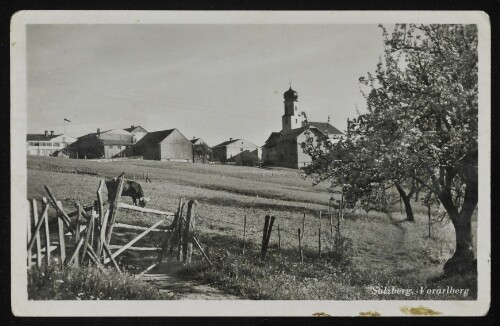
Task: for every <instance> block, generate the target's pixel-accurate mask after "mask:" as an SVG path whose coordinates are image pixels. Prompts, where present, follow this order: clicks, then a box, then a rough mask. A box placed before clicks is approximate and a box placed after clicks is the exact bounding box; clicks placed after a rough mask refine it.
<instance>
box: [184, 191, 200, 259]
mask: <svg viewBox="0 0 500 326" xmlns="http://www.w3.org/2000/svg"><path fill="white" fill-rule="evenodd" d="M196 205H198V202H197V201H196V200H190V201H189V202H188V208H187V216H186V227H185V228H184V236H183V242H184V243H183V248H182V250H183V258H184V263H186V264H189V263H191V257H192V255H193V243H192V241H193V240H192V238H193V232H194V227H195V225H196V224H195V222H196V221H195V207H196Z"/></svg>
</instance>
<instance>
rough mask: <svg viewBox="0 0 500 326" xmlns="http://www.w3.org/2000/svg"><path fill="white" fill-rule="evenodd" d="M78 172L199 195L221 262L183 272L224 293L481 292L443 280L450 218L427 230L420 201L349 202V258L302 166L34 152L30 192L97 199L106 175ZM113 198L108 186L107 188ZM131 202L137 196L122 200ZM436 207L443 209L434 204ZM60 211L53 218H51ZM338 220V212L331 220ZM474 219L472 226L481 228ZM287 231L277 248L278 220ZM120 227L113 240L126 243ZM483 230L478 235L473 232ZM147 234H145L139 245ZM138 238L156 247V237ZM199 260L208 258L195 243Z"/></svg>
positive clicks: (343, 224) (200, 215) (165, 195)
mask: <svg viewBox="0 0 500 326" xmlns="http://www.w3.org/2000/svg"><path fill="white" fill-rule="evenodd" d="M75 170H79V171H89V173H99V174H100V175H101V176H108V177H114V176H117V175H119V174H120V173H121V172H125V173H126V175H125V177H126V178H129V179H133V178H134V175H135V177H136V178H137V179H139V178H142V174H143V173H145V174H148V173H149V176H150V178H151V179H152V180H153V182H152V183H145V182H141V185H142V187H143V189H144V191H145V193H146V196H148V197H150V198H151V201H150V203H149V204H148V207H152V208H156V209H160V210H166V211H171V212H175V210H176V209H177V205H178V202H179V199H180V198H181V197H184V198H185V199H187V200H188V199H196V200H197V201H198V203H199V204H198V206H197V208H196V233H197V236H198V238H199V239H200V240H201V242H202V244H203V246H204V249H205V250H206V251H207V252H208V254H209V256H210V257H211V258H212V260H213V261H214V266H213V267H207V266H205V265H200V266H194V267H188V268H186V270H185V271H184V272H183V275H184V276H185V277H189V278H193V277H194V278H198V279H199V280H203V281H208V282H210V283H211V284H213V285H216V286H217V287H220V288H223V289H225V290H226V291H229V292H232V293H236V294H238V295H240V296H241V297H243V298H251V299H330V300H340V299H342V300H350V299H363V300H368V299H381V300H384V299H422V298H425V299H429V298H430V299H443V300H447V299H466V300H467V299H472V298H474V297H475V295H476V290H475V282H476V279H475V276H474V275H465V276H464V277H461V278H460V277H458V278H448V279H439V276H440V274H441V272H442V266H443V264H444V262H445V261H446V260H447V259H448V258H449V257H451V255H452V253H453V251H454V232H453V228H452V225H451V224H450V223H448V224H442V225H441V224H435V225H434V226H433V237H432V238H427V237H426V235H427V216H426V214H427V210H426V208H425V207H423V206H422V205H421V204H420V203H415V204H414V207H415V215H416V216H415V219H416V221H415V223H411V222H406V221H404V217H403V216H400V214H399V204H398V203H397V202H395V203H394V205H393V207H392V208H391V209H390V211H391V213H390V214H386V213H381V212H374V211H371V212H368V213H367V212H365V211H361V210H350V211H347V212H346V213H345V220H342V221H340V230H341V234H342V235H343V236H345V237H348V238H350V239H351V241H352V250H351V252H350V254H349V257H348V258H349V259H343V258H342V259H341V257H339V256H338V255H336V254H335V253H334V251H333V243H332V240H331V236H332V235H331V233H330V226H329V218H328V215H327V214H326V213H327V212H328V206H327V204H328V199H329V194H328V192H327V189H328V184H320V185H317V186H312V184H311V180H303V179H302V178H301V177H300V175H299V174H298V172H297V170H292V169H259V168H254V167H240V166H222V165H208V164H205V165H204V164H185V163H173V162H155V161H139V160H137V161H129V162H112V163H98V162H91V161H84V160H69V159H58V158H40V157H28V197H29V198H30V199H31V198H40V197H41V196H46V194H45V191H44V189H43V186H44V185H49V186H50V187H51V189H52V190H53V192H54V195H55V196H56V198H58V199H59V200H61V202H62V203H63V206H64V207H65V208H66V209H67V210H68V211H72V210H74V203H75V202H80V203H82V204H90V203H92V201H93V200H94V199H95V191H96V189H97V186H98V183H99V180H100V178H98V177H94V176H90V175H87V174H82V173H80V174H76V173H74V171H75ZM104 197H105V198H106V193H104ZM124 201H125V202H128V203H130V199H126V198H125V199H124ZM320 210H321V211H322V212H323V218H322V220H321V226H322V252H323V255H322V257H321V259H319V258H318V228H319V224H320V221H319V211H320ZM304 213H305V214H306V224H305V229H304V230H303V234H304V239H303V247H304V254H305V258H304V259H305V262H304V264H300V258H299V254H298V239H297V229H298V228H302V218H303V216H304ZM268 214H269V215H273V216H275V217H276V221H275V224H274V228H273V232H272V235H271V240H270V248H269V252H268V255H267V259H266V261H265V263H263V262H261V260H260V243H261V239H262V228H263V224H264V216H265V215H268ZM433 214H436V212H435V211H433ZM244 216H246V218H247V243H246V252H245V254H242V250H241V249H242V238H243V219H244ZM53 218H54V217H52V219H53ZM159 219H160V217H157V216H152V215H148V214H144V213H138V212H129V211H122V212H121V213H120V214H119V215H118V217H117V221H118V222H124V223H131V224H136V225H143V226H150V225H151V224H153V223H154V222H156V221H158V220H159ZM333 222H334V223H335V224H336V223H337V220H336V218H334V219H333ZM476 223H477V222H475V221H474V222H473V229H474V231H475V230H476ZM278 224H279V226H280V231H281V248H278V245H277V242H278V239H277V226H278ZM127 237H129V235H123V234H122V235H120V236H117V237H115V238H114V240H112V242H113V241H126V239H127ZM474 238H476V234H475V237H474ZM141 241H144V242H143V243H142V244H141ZM141 241H140V242H139V243H137V244H136V245H137V246H141V245H154V244H155V241H156V242H158V241H159V240H158V239H154V238H145V239H144V240H141ZM194 255H195V257H194V259H195V260H196V261H200V262H201V261H202V257H201V255H200V254H199V253H198V252H197V251H195V253H194ZM148 259H154V258H153V257H146V256H138V255H136V254H132V253H131V254H125V255H123V256H122V257H121V260H120V261H121V263H122V264H124V265H126V266H129V268H130V270H131V271H132V270H133V269H134V267H133V265H134V264H137V265H141V267H144V266H147V264H148V262H149V261H148ZM376 286H382V287H383V286H396V287H401V288H408V289H413V290H414V292H416V290H417V289H418V288H420V287H421V286H425V287H429V288H432V287H446V286H454V287H465V286H467V287H468V288H470V292H469V295H468V297H463V296H450V295H440V294H432V295H427V294H425V293H424V294H418V293H414V294H412V295H411V296H405V295H387V294H375V293H373V291H372V289H373V287H376Z"/></svg>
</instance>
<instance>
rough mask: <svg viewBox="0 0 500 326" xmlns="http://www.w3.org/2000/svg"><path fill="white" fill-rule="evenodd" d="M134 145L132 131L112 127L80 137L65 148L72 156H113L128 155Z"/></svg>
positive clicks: (90, 157)
mask: <svg viewBox="0 0 500 326" xmlns="http://www.w3.org/2000/svg"><path fill="white" fill-rule="evenodd" d="M133 145H134V143H133V135H132V133H130V132H128V131H126V130H123V129H112V130H106V131H103V132H101V129H100V128H98V129H97V132H95V133H90V134H87V135H84V136H81V137H79V138H78V140H77V141H76V142H74V143H73V144H71V145H69V146H68V147H66V148H65V151H66V152H68V153H69V155H70V157H71V158H88V159H93V158H113V157H122V156H126V154H125V153H126V152H127V150H128V149H129V148H131V147H132V146H133Z"/></svg>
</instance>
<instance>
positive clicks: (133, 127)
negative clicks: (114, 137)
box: [123, 126, 148, 132]
mask: <svg viewBox="0 0 500 326" xmlns="http://www.w3.org/2000/svg"><path fill="white" fill-rule="evenodd" d="M138 128H140V129H142V130H144V131H145V132H148V131H147V130H146V129H144V128H143V127H141V126H131V127H129V128H124V129H123V130H126V131H128V132H132V131H133V130H136V129H138Z"/></svg>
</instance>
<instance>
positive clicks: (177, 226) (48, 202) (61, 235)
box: [27, 174, 211, 275]
mask: <svg viewBox="0 0 500 326" xmlns="http://www.w3.org/2000/svg"><path fill="white" fill-rule="evenodd" d="M118 180H119V185H118V191H117V195H116V197H115V198H114V199H113V200H112V202H111V203H108V209H107V210H105V209H104V202H103V196H102V188H103V186H104V180H101V181H100V183H99V187H98V188H97V191H96V196H97V200H96V201H95V202H94V204H93V205H88V206H82V205H81V204H79V203H76V204H75V208H76V210H75V211H73V212H70V213H67V212H66V211H65V210H64V208H63V206H62V204H61V202H60V201H58V200H57V199H56V198H55V196H54V194H53V192H52V191H51V189H50V188H49V187H48V186H45V190H46V192H47V194H48V198H46V197H43V199H42V203H41V205H42V215H41V217H40V218H39V215H38V201H37V200H36V199H33V200H32V201H30V204H31V205H32V214H30V216H29V218H28V219H27V221H28V227H27V233H28V239H27V241H28V245H27V252H28V254H27V260H28V267H31V266H32V265H33V264H36V266H38V267H41V266H42V265H43V264H44V263H45V264H46V265H50V264H52V263H54V260H52V259H51V252H54V251H55V250H56V253H57V252H58V253H59V257H58V259H57V260H58V262H59V263H60V264H61V265H62V266H65V265H72V266H78V265H79V264H82V263H83V262H84V261H85V260H87V261H90V262H91V263H92V264H94V265H95V266H97V267H98V268H99V269H104V268H105V267H106V265H107V264H110V263H111V264H112V265H113V267H114V268H116V270H117V271H118V272H120V273H122V271H121V268H120V266H119V264H118V263H117V261H116V258H117V256H119V255H120V254H122V253H123V252H124V251H125V250H142V251H144V250H157V251H158V256H157V259H156V261H155V262H154V263H153V264H152V265H151V266H149V267H148V268H147V269H146V270H144V271H143V272H142V273H141V275H142V274H144V273H146V272H148V271H149V270H151V269H152V268H154V267H155V266H157V265H158V264H160V263H161V262H162V261H163V257H164V255H165V254H166V253H175V254H176V256H177V258H178V260H179V261H182V262H183V263H185V264H189V263H191V258H192V250H193V245H194V247H195V248H197V249H198V250H200V251H201V253H202V254H203V256H204V258H205V260H206V261H207V262H208V263H209V264H211V261H210V259H209V258H208V256H207V255H206V253H205V252H204V251H203V249H202V246H201V244H200V241H199V239H198V238H197V237H196V235H195V234H194V228H195V208H196V205H197V201H196V200H190V201H189V202H187V213H186V216H184V215H183V210H184V205H185V203H184V199H183V198H181V199H180V201H179V206H178V210H177V212H176V213H171V212H165V211H160V210H155V209H149V208H142V207H138V206H132V205H128V204H125V203H120V198H121V192H122V189H123V183H124V181H125V179H124V178H123V174H122V175H121V176H120V178H119V179H118ZM51 207H52V208H53V209H55V211H56V216H57V239H56V240H55V241H51V231H50V226H49V209H50V208H51ZM124 209H125V210H134V211H140V212H143V213H148V214H155V215H160V216H163V217H164V218H163V219H161V220H159V221H157V222H156V223H154V224H153V225H152V226H150V227H144V226H137V225H130V224H123V223H117V222H116V218H117V215H118V213H119V211H120V210H124ZM31 216H32V218H31ZM171 217H173V221H172V222H171V223H170V225H168V226H166V227H165V228H163V229H161V228H159V227H160V225H162V224H163V225H165V224H167V218H171ZM32 222H33V223H34V224H33V226H32ZM42 226H43V227H44V230H43V231H42ZM114 228H124V229H129V230H134V231H142V232H141V233H140V234H138V235H137V236H136V237H135V238H134V239H132V240H131V241H129V242H128V243H126V244H125V245H111V244H110V242H111V239H112V235H113V229H114ZM67 232H69V234H70V235H72V236H73V239H74V241H73V243H66V237H65V235H67ZM150 232H161V233H162V234H163V237H162V242H161V244H160V246H159V247H134V246H133V245H134V244H135V243H136V242H137V241H139V240H140V239H142V238H143V237H144V236H145V235H147V234H148V233H150ZM57 249H58V250H57Z"/></svg>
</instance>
